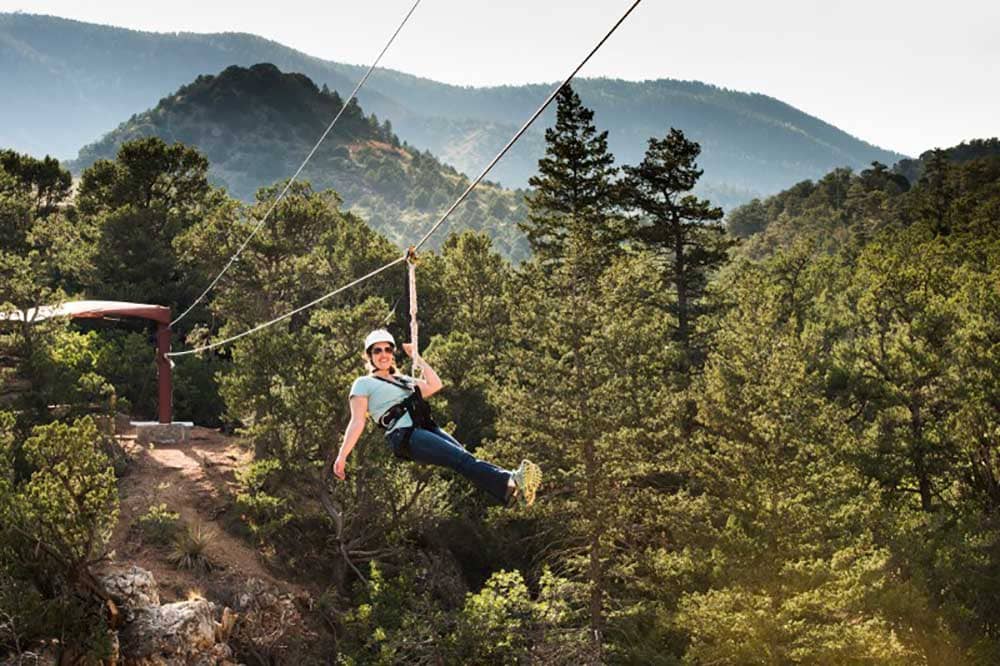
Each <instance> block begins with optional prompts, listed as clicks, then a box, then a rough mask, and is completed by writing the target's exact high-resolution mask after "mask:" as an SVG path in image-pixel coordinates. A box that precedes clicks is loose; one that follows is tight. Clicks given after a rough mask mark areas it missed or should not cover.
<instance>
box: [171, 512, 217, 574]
mask: <svg viewBox="0 0 1000 666" xmlns="http://www.w3.org/2000/svg"><path fill="white" fill-rule="evenodd" d="M215 536H216V533H215V531H214V530H212V529H210V528H208V527H205V525H204V524H203V523H201V522H197V523H194V524H193V525H187V526H186V527H185V529H183V530H181V531H180V532H178V534H177V536H176V537H175V538H174V547H173V550H172V551H171V553H170V558H169V559H170V561H171V562H173V563H174V565H176V566H177V567H178V568H179V569H193V570H198V571H210V570H211V569H212V567H213V565H212V561H211V560H210V559H209V558H208V555H207V553H206V552H205V551H206V550H207V549H208V546H209V544H211V543H212V541H213V540H214V539H215Z"/></svg>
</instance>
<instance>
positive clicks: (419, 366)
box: [406, 247, 424, 377]
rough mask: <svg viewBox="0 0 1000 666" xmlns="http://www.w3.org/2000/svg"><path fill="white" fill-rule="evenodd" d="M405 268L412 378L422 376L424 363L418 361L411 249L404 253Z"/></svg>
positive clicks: (414, 267)
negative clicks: (407, 278)
mask: <svg viewBox="0 0 1000 666" xmlns="http://www.w3.org/2000/svg"><path fill="white" fill-rule="evenodd" d="M406 267H407V270H408V272H409V278H410V279H409V282H410V344H412V345H413V369H412V371H411V372H412V373H413V376H414V377H417V376H419V375H422V374H423V372H424V363H423V361H422V360H421V359H420V338H419V335H418V333H419V331H418V328H419V326H418V324H417V255H416V254H414V252H413V248H412V247H411V248H410V249H409V251H408V252H407V253H406Z"/></svg>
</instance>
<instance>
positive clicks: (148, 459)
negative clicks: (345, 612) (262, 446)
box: [110, 426, 305, 603]
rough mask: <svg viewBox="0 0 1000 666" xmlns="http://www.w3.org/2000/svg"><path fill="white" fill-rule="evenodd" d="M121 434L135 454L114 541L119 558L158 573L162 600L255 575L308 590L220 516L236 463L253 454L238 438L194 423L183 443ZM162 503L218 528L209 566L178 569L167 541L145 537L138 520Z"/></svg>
mask: <svg viewBox="0 0 1000 666" xmlns="http://www.w3.org/2000/svg"><path fill="white" fill-rule="evenodd" d="M120 439H121V442H122V444H123V446H124V447H125V450H126V451H127V453H128V454H129V458H130V460H131V462H130V463H129V466H128V469H127V471H126V472H125V474H124V476H123V477H122V479H121V480H120V483H119V492H120V499H121V513H120V516H119V521H118V526H117V527H116V529H115V531H114V534H113V536H112V539H111V544H110V548H111V549H112V550H113V551H114V556H113V557H114V560H115V561H118V562H128V563H133V564H135V565H137V566H139V567H142V568H144V569H147V570H149V571H151V572H152V573H153V576H154V577H155V578H156V582H157V584H158V585H159V590H160V598H161V602H162V603H169V602H171V601H177V600H181V599H186V598H187V597H188V596H189V594H191V593H192V592H197V593H205V592H207V591H208V590H210V589H232V588H235V587H237V586H238V583H239V582H241V581H243V580H246V579H247V578H251V577H254V578H260V579H262V580H265V581H267V582H269V583H271V584H273V585H275V586H277V587H278V588H279V589H280V590H281V591H283V592H290V593H292V594H295V595H296V596H298V595H300V594H304V593H305V591H304V590H301V589H298V588H297V587H296V586H295V585H293V584H290V583H289V582H288V581H285V580H279V579H277V578H275V577H274V576H273V575H272V574H271V573H270V572H269V571H268V569H267V567H266V565H265V563H264V561H263V560H262V558H261V556H260V553H259V552H258V551H257V550H256V549H255V548H254V547H253V545H252V544H251V543H249V542H248V541H247V540H246V539H244V538H241V537H240V536H238V535H234V534H231V533H229V532H227V531H226V529H225V526H224V522H223V520H222V517H223V515H224V514H225V513H226V512H227V511H229V510H230V509H231V508H232V504H233V501H234V497H235V494H236V476H235V471H236V470H237V469H238V468H239V467H240V466H241V465H243V464H245V463H247V462H248V461H249V459H250V458H251V453H250V452H249V451H247V450H245V448H244V447H243V445H242V443H241V442H240V440H239V439H238V438H236V437H230V436H227V435H224V434H222V433H220V432H218V431H215V430H211V429H208V428H202V427H197V426H196V427H195V428H194V430H193V432H192V433H191V438H190V441H189V442H187V443H186V444H178V445H156V446H143V445H140V444H138V443H137V442H136V440H135V436H134V434H125V435H123V436H121V438H120ZM159 504H165V505H166V508H167V509H168V510H169V511H173V512H175V513H178V514H180V520H181V522H182V523H184V524H187V525H194V524H197V523H201V524H202V525H203V526H204V527H205V528H207V529H209V530H210V531H212V532H213V533H214V535H215V536H214V538H212V540H211V542H210V543H209V545H208V547H207V549H206V553H207V557H208V560H209V561H210V562H211V563H212V565H213V566H212V568H211V570H209V571H208V572H201V571H192V570H187V569H179V568H178V567H177V566H176V565H174V564H173V563H172V562H170V561H169V559H168V556H169V554H170V550H171V548H170V546H162V545H155V544H150V543H143V535H142V532H141V530H139V529H138V526H137V520H138V519H139V517H140V516H142V515H144V514H145V513H146V512H147V511H149V508H150V507H152V506H156V505H159ZM206 596H209V598H211V596H210V595H207V594H206Z"/></svg>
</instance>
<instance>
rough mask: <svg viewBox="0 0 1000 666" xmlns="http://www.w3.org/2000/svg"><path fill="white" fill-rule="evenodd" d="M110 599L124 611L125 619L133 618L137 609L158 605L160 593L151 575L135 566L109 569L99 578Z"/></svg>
mask: <svg viewBox="0 0 1000 666" xmlns="http://www.w3.org/2000/svg"><path fill="white" fill-rule="evenodd" d="M99 579H100V581H101V582H102V583H103V584H104V589H105V590H106V591H107V593H108V595H109V596H110V597H111V599H112V600H113V601H114V602H115V603H116V604H118V605H119V606H121V607H122V608H124V609H125V619H126V620H131V619H133V618H134V611H135V610H136V609H139V608H146V607H149V606H159V605H160V593H159V591H158V590H157V587H156V580H155V579H154V578H153V574H152V573H150V572H148V571H146V570H145V569H140V568H139V567H137V566H135V565H131V566H127V567H119V568H114V569H110V570H108V571H107V572H105V573H103V574H101V575H100V576H99Z"/></svg>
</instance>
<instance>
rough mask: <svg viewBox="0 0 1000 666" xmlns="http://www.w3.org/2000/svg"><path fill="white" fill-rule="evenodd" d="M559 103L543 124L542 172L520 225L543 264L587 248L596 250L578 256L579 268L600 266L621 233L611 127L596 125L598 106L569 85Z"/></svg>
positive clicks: (533, 181)
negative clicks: (548, 124)
mask: <svg viewBox="0 0 1000 666" xmlns="http://www.w3.org/2000/svg"><path fill="white" fill-rule="evenodd" d="M557 103H558V107H557V111H556V124H555V127H550V128H549V129H547V130H545V141H546V144H547V146H546V150H545V156H544V157H543V158H542V159H541V160H539V161H538V171H539V175H538V176H534V177H532V178H531V179H530V180H529V181H528V182H529V184H530V185H531V186H532V187H534V188H535V190H534V192H533V193H532V194H531V195H530V196H529V197H528V199H527V201H528V221H527V222H525V223H523V224H521V225H520V226H521V229H522V230H523V231H524V232H525V233H526V234H527V236H528V241H529V243H530V244H531V248H532V250H533V251H534V253H535V256H536V257H537V258H538V259H539V260H540V261H541V262H542V264H543V265H550V264H558V263H561V262H563V261H566V260H567V259H568V258H569V257H570V256H571V255H573V254H575V253H578V252H580V251H583V249H584V248H587V251H589V252H592V253H593V255H592V256H591V257H590V258H589V259H586V260H585V259H584V257H581V256H577V258H576V261H577V262H578V263H580V264H581V266H580V268H581V269H594V268H598V269H599V267H600V266H602V265H606V261H607V259H608V257H609V256H611V255H612V254H613V253H614V251H615V250H616V248H617V244H618V242H619V241H620V240H621V239H622V236H623V229H622V225H621V224H620V223H619V222H618V221H617V220H616V219H615V217H614V211H615V204H616V190H615V185H614V178H615V175H616V173H617V169H616V168H615V167H614V156H613V155H612V154H611V153H610V152H609V151H608V133H607V132H606V131H605V132H600V133H599V132H598V131H597V128H596V127H595V126H594V122H593V121H594V112H593V111H591V110H590V109H588V108H587V107H585V106H583V104H582V103H581V102H580V97H579V96H578V95H577V94H576V93H575V92H573V89H572V88H571V87H570V86H566V87H565V88H563V89H562V90H561V91H559V95H558V97H557ZM591 274H592V273H591Z"/></svg>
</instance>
